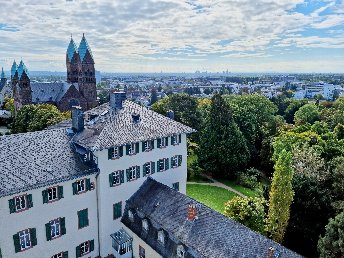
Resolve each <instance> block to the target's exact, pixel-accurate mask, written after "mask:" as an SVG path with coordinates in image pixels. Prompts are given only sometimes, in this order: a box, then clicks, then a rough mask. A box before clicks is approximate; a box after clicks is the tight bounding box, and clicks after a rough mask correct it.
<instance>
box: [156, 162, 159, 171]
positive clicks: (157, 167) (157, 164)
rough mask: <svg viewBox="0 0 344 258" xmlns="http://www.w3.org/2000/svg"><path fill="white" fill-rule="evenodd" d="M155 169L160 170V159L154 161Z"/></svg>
mask: <svg viewBox="0 0 344 258" xmlns="http://www.w3.org/2000/svg"><path fill="white" fill-rule="evenodd" d="M156 171H157V172H160V160H158V161H157V162H156Z"/></svg>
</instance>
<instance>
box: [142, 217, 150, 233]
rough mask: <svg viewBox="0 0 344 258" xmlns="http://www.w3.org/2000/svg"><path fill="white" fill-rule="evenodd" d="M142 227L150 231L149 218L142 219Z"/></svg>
mask: <svg viewBox="0 0 344 258" xmlns="http://www.w3.org/2000/svg"><path fill="white" fill-rule="evenodd" d="M142 228H143V229H144V230H146V231H148V229H149V225H148V220H146V219H144V220H142Z"/></svg>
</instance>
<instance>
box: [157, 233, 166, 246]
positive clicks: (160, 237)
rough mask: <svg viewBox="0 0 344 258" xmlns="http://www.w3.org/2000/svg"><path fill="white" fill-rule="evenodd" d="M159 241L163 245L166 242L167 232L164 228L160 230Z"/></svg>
mask: <svg viewBox="0 0 344 258" xmlns="http://www.w3.org/2000/svg"><path fill="white" fill-rule="evenodd" d="M158 242H159V243H160V244H163V245H164V244H165V233H164V231H162V230H160V231H158Z"/></svg>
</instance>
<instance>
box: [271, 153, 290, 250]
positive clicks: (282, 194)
mask: <svg viewBox="0 0 344 258" xmlns="http://www.w3.org/2000/svg"><path fill="white" fill-rule="evenodd" d="M292 179H293V168H292V156H291V153H290V152H287V151H286V150H283V151H282V152H281V153H280V155H279V157H278V159H277V161H276V164H275V173H274V175H273V178H272V184H271V190H270V198H269V212H268V218H267V225H266V227H267V232H268V236H269V237H270V238H272V239H273V240H274V241H276V242H278V243H282V241H283V238H284V234H285V231H286V228H287V226H288V221H289V217H290V205H291V203H292V201H293V197H294V191H293V189H292Z"/></svg>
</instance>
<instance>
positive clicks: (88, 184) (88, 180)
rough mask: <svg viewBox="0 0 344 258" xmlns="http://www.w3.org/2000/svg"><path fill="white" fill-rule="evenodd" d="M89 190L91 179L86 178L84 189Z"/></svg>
mask: <svg viewBox="0 0 344 258" xmlns="http://www.w3.org/2000/svg"><path fill="white" fill-rule="evenodd" d="M90 190H91V179H90V178H86V191H90Z"/></svg>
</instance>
